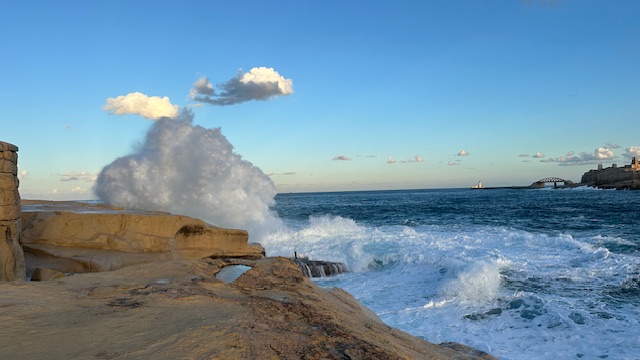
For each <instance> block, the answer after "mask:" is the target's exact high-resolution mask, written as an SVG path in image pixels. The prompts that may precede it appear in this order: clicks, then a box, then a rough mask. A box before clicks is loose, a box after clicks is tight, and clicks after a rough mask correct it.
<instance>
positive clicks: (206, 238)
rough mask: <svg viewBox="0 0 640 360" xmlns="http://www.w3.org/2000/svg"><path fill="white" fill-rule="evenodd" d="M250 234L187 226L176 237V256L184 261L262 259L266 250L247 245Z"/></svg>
mask: <svg viewBox="0 0 640 360" xmlns="http://www.w3.org/2000/svg"><path fill="white" fill-rule="evenodd" d="M247 238H248V234H247V232H246V231H244V230H229V229H221V228H212V227H205V226H202V225H199V224H196V225H185V226H183V227H181V228H180V229H179V230H178V232H177V233H176V235H175V251H176V254H177V255H178V256H179V257H180V258H183V259H202V258H206V257H212V256H215V257H241V258H248V259H260V258H262V257H264V255H265V254H264V248H262V246H260V245H256V244H247Z"/></svg>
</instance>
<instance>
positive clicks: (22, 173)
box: [18, 170, 29, 180]
mask: <svg viewBox="0 0 640 360" xmlns="http://www.w3.org/2000/svg"><path fill="white" fill-rule="evenodd" d="M27 177H29V172H28V171H27V170H22V171H20V173H19V174H18V180H24V179H26V178H27Z"/></svg>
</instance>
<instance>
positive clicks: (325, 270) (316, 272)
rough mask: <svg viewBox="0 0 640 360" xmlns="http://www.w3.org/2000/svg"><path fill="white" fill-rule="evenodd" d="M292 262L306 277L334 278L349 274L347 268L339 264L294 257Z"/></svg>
mask: <svg viewBox="0 0 640 360" xmlns="http://www.w3.org/2000/svg"><path fill="white" fill-rule="evenodd" d="M289 260H291V261H293V263H294V264H296V266H298V267H299V268H300V270H302V273H303V274H305V275H306V276H307V277H325V276H334V275H339V274H343V273H347V272H349V267H348V266H347V265H346V264H343V263H341V262H334V261H323V260H309V258H307V257H297V256H296V257H295V258H293V259H291V258H289Z"/></svg>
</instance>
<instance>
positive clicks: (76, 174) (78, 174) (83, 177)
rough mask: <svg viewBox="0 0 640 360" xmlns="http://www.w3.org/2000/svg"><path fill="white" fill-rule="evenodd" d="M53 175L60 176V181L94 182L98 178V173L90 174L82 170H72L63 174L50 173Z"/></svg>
mask: <svg viewBox="0 0 640 360" xmlns="http://www.w3.org/2000/svg"><path fill="white" fill-rule="evenodd" d="M52 175H54V176H60V181H62V182H67V181H83V182H94V181H96V179H97V178H98V174H92V173H88V172H84V171H73V172H68V173H64V174H52Z"/></svg>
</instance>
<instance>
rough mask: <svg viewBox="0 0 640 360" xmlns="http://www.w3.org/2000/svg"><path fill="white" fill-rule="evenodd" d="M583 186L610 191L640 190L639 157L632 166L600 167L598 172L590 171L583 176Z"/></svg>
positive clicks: (634, 159) (633, 160)
mask: <svg viewBox="0 0 640 360" xmlns="http://www.w3.org/2000/svg"><path fill="white" fill-rule="evenodd" d="M580 182H581V183H583V184H586V185H589V186H595V187H600V188H608V189H640V162H639V161H638V158H637V157H634V158H633V159H632V160H631V164H630V165H625V166H624V167H618V166H616V165H615V164H614V165H612V166H611V167H608V168H603V167H602V165H600V166H598V170H589V171H587V172H586V173H584V174H583V175H582V180H581V181H580Z"/></svg>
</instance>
